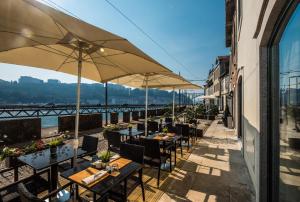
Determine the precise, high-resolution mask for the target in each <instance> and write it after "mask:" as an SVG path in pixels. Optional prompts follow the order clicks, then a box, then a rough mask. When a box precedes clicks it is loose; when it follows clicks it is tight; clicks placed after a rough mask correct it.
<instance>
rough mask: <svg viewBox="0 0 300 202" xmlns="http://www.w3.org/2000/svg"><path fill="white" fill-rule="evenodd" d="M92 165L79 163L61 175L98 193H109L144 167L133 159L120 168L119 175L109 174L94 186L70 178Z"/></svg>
mask: <svg viewBox="0 0 300 202" xmlns="http://www.w3.org/2000/svg"><path fill="white" fill-rule="evenodd" d="M90 166H91V163H90V162H84V163H82V164H79V165H77V166H76V167H74V168H71V169H69V170H67V171H64V172H63V173H61V176H62V177H63V178H65V179H67V180H70V181H72V182H73V183H76V184H79V185H80V186H82V187H84V188H86V189H88V190H90V191H92V192H94V193H96V194H99V195H103V194H105V193H107V192H108V191H109V190H111V189H112V188H113V187H114V186H116V185H117V184H119V183H120V182H122V181H123V180H124V179H125V178H127V177H128V176H130V175H132V174H133V173H135V172H136V171H138V170H140V169H142V165H141V164H139V163H136V162H133V161H132V162H130V163H129V164H127V165H126V166H124V167H122V168H121V169H120V171H119V172H120V174H119V175H117V176H112V175H109V176H107V177H105V178H104V179H103V180H101V181H99V182H97V183H96V184H94V185H92V186H90V185H85V184H83V183H78V182H77V181H74V180H72V179H71V178H70V177H71V176H73V175H74V174H76V173H78V172H81V171H83V170H85V169H87V168H88V167H90Z"/></svg>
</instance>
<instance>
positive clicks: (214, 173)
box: [159, 121, 255, 202]
mask: <svg viewBox="0 0 300 202" xmlns="http://www.w3.org/2000/svg"><path fill="white" fill-rule="evenodd" d="M168 178H170V184H169V185H168V187H167V188H166V189H165V190H164V192H165V193H164V194H163V195H162V196H161V198H160V199H159V201H162V202H163V201H203V202H206V201H219V202H227V201H228V202H229V201H236V202H248V201H249V202H250V201H255V192H254V189H253V185H252V182H251V180H250V176H249V173H248V170H247V167H246V165H245V161H244V159H243V158H242V155H241V151H240V147H239V143H238V141H237V138H236V136H235V135H234V133H233V131H232V130H228V129H226V128H224V126H223V125H222V124H217V121H214V122H213V123H212V125H211V126H210V127H209V128H208V130H207V131H206V133H205V135H204V137H203V138H202V139H201V140H199V141H198V142H197V145H195V146H194V148H193V151H192V153H191V155H190V156H189V158H188V159H187V160H186V161H185V162H184V163H183V165H182V166H181V167H180V168H176V169H175V170H174V171H173V172H172V173H171V174H170V175H169V177H168Z"/></svg>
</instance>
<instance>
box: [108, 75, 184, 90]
mask: <svg viewBox="0 0 300 202" xmlns="http://www.w3.org/2000/svg"><path fill="white" fill-rule="evenodd" d="M111 82H112V83H117V84H121V85H125V86H129V87H134V88H146V84H147V85H148V88H163V87H166V88H167V87H170V86H171V87H172V86H174V85H187V84H190V82H188V81H186V80H185V79H184V78H183V77H181V76H179V75H177V74H174V73H173V72H154V73H146V74H133V75H129V76H124V77H121V78H118V79H113V80H111Z"/></svg>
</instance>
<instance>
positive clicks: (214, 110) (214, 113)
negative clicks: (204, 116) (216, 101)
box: [209, 105, 219, 115]
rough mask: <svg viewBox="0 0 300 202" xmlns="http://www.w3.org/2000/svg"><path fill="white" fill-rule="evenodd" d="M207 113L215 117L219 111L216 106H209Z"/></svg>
mask: <svg viewBox="0 0 300 202" xmlns="http://www.w3.org/2000/svg"><path fill="white" fill-rule="evenodd" d="M209 113H210V114H211V115H217V114H218V113H219V109H218V106H217V105H211V106H210V107H209Z"/></svg>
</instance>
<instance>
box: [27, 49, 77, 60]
mask: <svg viewBox="0 0 300 202" xmlns="http://www.w3.org/2000/svg"><path fill="white" fill-rule="evenodd" d="M32 47H33V48H36V49H40V50H43V51H46V52H50V53H53V54H56V55H60V56H64V57H67V56H68V55H67V54H65V53H64V52H62V51H58V50H56V49H55V48H51V47H48V46H46V47H48V48H51V49H54V50H55V51H58V52H61V53H57V52H55V51H50V50H46V49H43V48H41V47H36V46H32ZM70 58H73V59H76V60H77V58H74V57H70Z"/></svg>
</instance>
